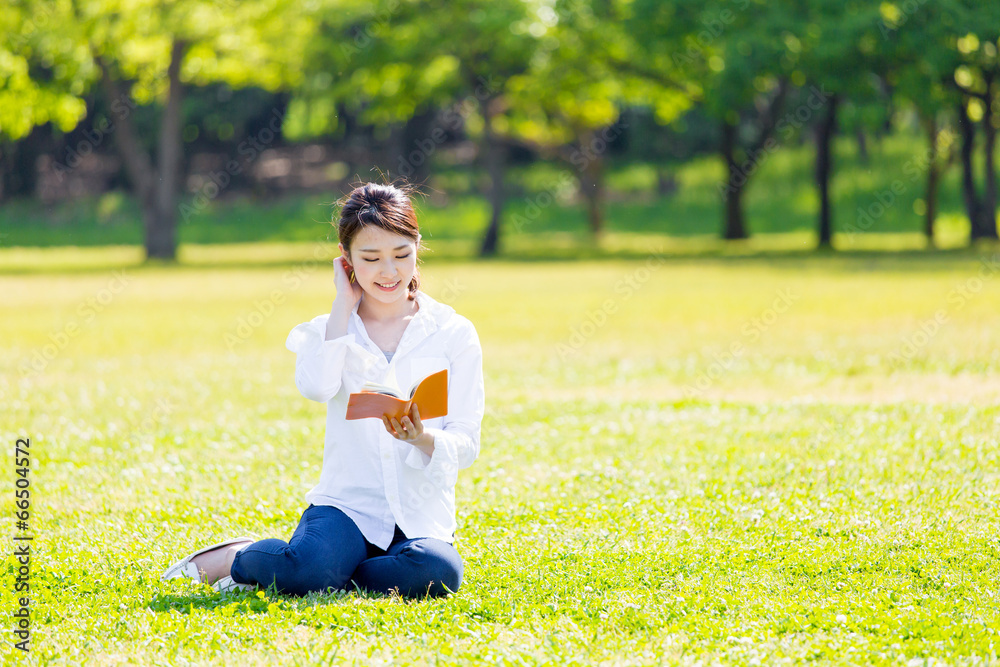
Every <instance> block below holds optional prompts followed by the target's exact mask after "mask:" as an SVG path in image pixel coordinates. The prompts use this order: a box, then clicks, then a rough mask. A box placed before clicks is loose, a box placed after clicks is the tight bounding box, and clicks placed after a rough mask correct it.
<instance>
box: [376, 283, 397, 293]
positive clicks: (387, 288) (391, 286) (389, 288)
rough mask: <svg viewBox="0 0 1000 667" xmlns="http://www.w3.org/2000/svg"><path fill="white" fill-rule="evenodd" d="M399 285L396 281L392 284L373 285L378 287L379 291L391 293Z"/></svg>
mask: <svg viewBox="0 0 1000 667" xmlns="http://www.w3.org/2000/svg"><path fill="white" fill-rule="evenodd" d="M399 283H400V281H399V280H397V281H396V282H394V283H375V284H376V285H378V288H379V289H381V290H382V291H383V292H391V291H393V290H395V289H396V288H397V287H399Z"/></svg>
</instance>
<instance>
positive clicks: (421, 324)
mask: <svg viewBox="0 0 1000 667" xmlns="http://www.w3.org/2000/svg"><path fill="white" fill-rule="evenodd" d="M416 300H417V303H418V304H420V308H419V309H418V310H417V314H416V315H414V316H413V319H412V320H410V323H409V324H408V325H407V326H406V330H405V331H404V332H403V338H402V340H400V341H399V345H398V346H397V347H396V351H395V352H394V353H393V358H395V357H397V356H400V355H401V354H402V353H404V352H406V351H408V350H410V349H412V348H413V347H414V346H416V344H417V343H419V342H420V341H422V340H423V339H424V338H426V337H427V336H429V335H430V334H432V333H434V331H435V330H437V329H438V328H439V327H441V326H444V324H445V322H447V320H448V318H450V317H451V315H452V314H453V313H454V312H455V309H454V308H452V307H451V306H449V305H448V304H445V303H441V302H440V301H435V300H434V299H432V298H431V297H429V296H428V295H426V294H424V293H423V292H421V291H420V290H417V295H416ZM360 306H361V300H360V299H359V300H358V302H357V303H356V304H354V311H353V312H352V314H351V317H357V318H358V325H359V328H360V327H364V322H363V321H362V320H361V316H360V315H358V308H359V307H360Z"/></svg>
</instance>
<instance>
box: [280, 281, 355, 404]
mask: <svg viewBox="0 0 1000 667" xmlns="http://www.w3.org/2000/svg"><path fill="white" fill-rule="evenodd" d="M352 312H353V306H348V305H347V304H346V303H344V302H342V301H341V300H340V299H335V300H334V302H333V307H332V308H331V310H330V315H329V316H326V317H325V318H324V316H322V315H321V316H319V317H317V318H315V319H314V320H312V321H310V322H304V323H303V324H300V325H298V326H297V327H295V328H294V329H292V332H291V333H290V334H289V335H288V340H287V341H286V342H285V346H286V347H287V348H288V349H289V350H291V351H292V352H294V353H295V355H296V356H295V386H296V387H298V389H299V391H300V392H301V393H302V395H303V396H305V397H306V398H308V399H310V400H313V401H319V402H320V403H326V402H327V401H329V400H330V399H331V398H333V397H334V396H336V395H337V392H338V391H340V385H341V380H342V378H343V373H344V362H345V361H346V359H347V354H348V352H349V350H351V348H352V347H353V348H355V351H356V352H357V353H359V354H364V353H365V352H364V349H363V348H362V347H361V346H360V345H359V344H358V342H357V341H356V340H355V337H354V334H348V333H347V322H348V320H349V319H350V317H351V313H352Z"/></svg>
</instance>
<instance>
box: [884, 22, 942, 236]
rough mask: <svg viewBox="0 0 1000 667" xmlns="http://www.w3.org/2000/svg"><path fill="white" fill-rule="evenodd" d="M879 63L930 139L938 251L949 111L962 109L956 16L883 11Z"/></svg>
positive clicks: (928, 212) (928, 197)
mask: <svg viewBox="0 0 1000 667" xmlns="http://www.w3.org/2000/svg"><path fill="white" fill-rule="evenodd" d="M879 12H880V17H879V19H878V29H879V30H878V32H879V37H880V38H879V40H878V42H877V43H878V48H877V51H878V55H877V57H878V59H879V60H880V61H881V62H883V63H884V64H885V69H886V74H885V77H886V82H887V87H888V88H890V89H891V90H892V91H893V94H894V95H895V96H897V97H899V98H900V99H901V100H905V101H906V103H908V104H909V105H912V107H913V108H914V109H916V112H917V116H918V117H919V119H920V125H921V127H922V129H923V132H924V134H925V136H926V137H927V149H926V153H925V156H926V157H925V159H918V160H917V161H916V166H917V167H918V168H923V167H924V165H925V164H926V169H927V173H926V179H925V185H924V197H923V199H924V202H925V207H924V224H923V231H924V236H925V238H926V239H927V245H928V247H933V245H934V228H935V221H936V218H937V199H938V190H939V186H940V183H941V179H942V178H943V173H944V171H945V170H946V169H947V168H948V167H949V166H950V165H951V163H952V162H953V160H954V157H955V151H954V130H953V125H952V124H951V123H950V121H949V116H950V113H949V112H950V111H951V110H952V109H954V108H955V107H956V106H957V105H958V103H959V97H960V96H959V95H958V94H957V91H956V89H955V86H954V85H952V84H951V81H952V80H953V73H954V70H955V67H956V66H957V62H956V59H955V54H954V47H953V45H952V44H951V41H952V37H953V35H954V32H955V18H956V17H955V14H954V11H945V12H927V11H917V12H910V13H904V12H903V11H902V9H900V7H899V6H897V5H893V4H890V3H883V4H882V5H881V6H880V7H879Z"/></svg>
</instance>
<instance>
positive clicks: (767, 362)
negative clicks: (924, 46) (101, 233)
mask: <svg viewBox="0 0 1000 667" xmlns="http://www.w3.org/2000/svg"><path fill="white" fill-rule="evenodd" d="M126 250H127V249H126ZM257 251H258V252H260V253H266V249H258V250H257ZM115 252H118V251H113V250H109V251H107V254H105V255H103V256H102V257H103V258H104V259H107V258H108V257H118V256H117V255H115V254H114V253H115ZM203 252H205V253H212V252H213V249H212V248H206V249H203ZM225 252H226V253H227V255H226V256H225V257H215V256H212V255H211V254H208V255H205V256H203V257H201V258H200V260H199V261H200V264H198V263H195V265H182V266H180V267H157V266H145V267H135V268H129V269H126V272H125V275H124V277H122V276H119V277H118V282H117V283H116V282H112V281H113V280H114V278H113V275H112V273H111V270H110V269H107V268H101V267H100V266H99V262H98V261H97V260H95V261H94V264H93V265H90V266H85V265H84V264H79V265H77V268H75V269H73V270H72V271H70V270H59V271H56V270H47V271H45V270H42V267H39V266H37V265H36V266H35V267H34V269H33V271H31V272H26V273H22V274H7V275H4V276H0V316H2V317H3V322H4V337H3V345H2V347H0V367H2V373H0V398H2V401H3V405H4V407H5V409H4V410H3V412H2V416H0V426H2V430H3V433H4V441H5V442H6V443H8V451H9V452H11V454H12V453H13V444H14V441H15V438H16V437H19V436H24V435H29V436H31V438H32V452H33V454H32V461H31V466H32V471H31V479H32V486H31V490H32V494H33V495H32V498H33V505H32V510H33V516H32V532H33V533H34V534H35V535H36V541H35V542H34V544H33V549H34V556H33V561H32V567H33V570H32V575H31V577H32V578H31V584H32V604H33V611H34V616H33V635H32V637H33V649H32V653H31V660H32V663H34V664H67V665H75V664H79V663H80V662H81V661H83V660H86V661H87V662H91V663H99V664H122V665H124V664H129V665H131V664H169V665H178V664H204V665H210V664H211V665H214V664H234V665H235V664H240V665H242V664H291V665H294V664H299V665H312V664H328V663H329V662H331V661H332V662H333V663H334V664H341V663H357V664H367V663H386V662H395V663H401V664H409V663H412V662H416V663H424V664H432V663H436V662H446V663H453V662H457V663H461V664H473V663H475V664H479V663H483V662H489V663H497V664H509V665H516V664H590V663H594V662H606V663H612V664H658V663H663V664H692V665H693V664H717V663H739V664H756V663H759V664H776V663H796V664H797V663H801V662H808V661H815V662H819V663H838V664H899V663H905V664H931V660H932V659H933V662H934V664H937V663H938V662H943V663H947V664H954V663H967V662H968V663H974V662H978V663H979V664H982V663H986V662H989V663H995V662H996V660H997V658H996V654H997V641H998V637H997V631H998V628H1000V612H998V607H997V581H998V578H1000V566H998V563H1000V559H998V556H1000V538H998V532H997V531H998V519H997V517H998V516H1000V514H998V507H997V502H998V485H997V482H998V472H997V471H998V470H1000V460H998V450H997V448H996V444H997V434H998V433H1000V381H998V379H997V378H998V377H1000V352H998V349H1000V348H998V346H997V333H996V332H997V331H1000V311H998V310H997V308H996V304H997V303H998V299H1000V266H998V265H997V264H995V262H997V261H1000V257H997V256H996V255H989V254H987V255H976V254H974V253H971V252H952V253H933V254H925V253H902V254H898V255H885V254H882V255H878V254H875V255H870V254H863V253H853V254H837V255H819V256H809V257H805V256H802V255H796V254H788V255H781V254H772V255H764V256H749V257H747V256H742V257H741V256H736V257H727V256H715V257H704V258H676V257H674V258H669V259H666V260H665V261H663V262H660V261H659V260H658V258H657V257H656V256H650V257H646V258H643V257H638V258H634V259H629V258H617V259H614V258H612V259H605V260H602V261H585V262H575V263H570V262H561V261H541V260H539V261H535V262H509V261H492V262H479V263H466V262H460V261H439V260H434V259H432V260H428V262H427V263H426V265H425V267H424V271H425V286H426V291H427V292H428V293H429V294H431V295H432V296H438V297H441V298H445V297H444V295H446V294H447V295H448V300H449V302H450V303H452V304H453V305H454V306H455V307H456V308H457V310H458V311H459V312H461V313H463V314H465V315H466V316H468V317H469V318H470V319H471V320H472V321H473V322H474V323H475V324H476V325H477V327H478V330H479V333H480V337H481V340H482V343H483V347H484V352H485V371H486V389H487V401H488V417H487V420H486V423H485V424H484V429H483V444H482V453H481V456H480V458H479V460H478V461H477V462H476V463H475V465H473V466H472V467H471V468H468V469H466V470H463V471H462V472H461V473H460V476H459V484H458V488H457V498H458V505H459V525H460V527H459V535H458V541H457V543H456V546H457V548H458V549H459V551H460V553H461V554H462V556H463V558H464V559H465V580H464V583H463V586H462V589H461V590H460V591H459V593H458V594H457V595H456V596H454V597H451V598H449V599H444V600H431V601H410V602H404V601H400V600H397V599H390V598H381V597H365V596H358V595H356V594H354V593H351V594H344V595H332V596H318V595H312V596H309V597H306V598H302V599H299V598H292V597H284V596H270V597H266V598H265V599H261V598H260V597H258V596H256V595H253V594H250V593H243V594H237V595H235V596H232V597H223V596H219V595H216V594H214V593H212V592H211V591H209V590H208V589H207V588H204V587H198V586H194V585H190V584H185V583H184V582H180V581H176V580H175V581H172V582H168V583H164V582H160V581H159V580H158V577H159V574H160V572H161V571H162V570H163V568H164V567H166V566H167V565H168V564H169V563H170V562H172V561H173V560H174V559H175V558H177V557H178V556H179V555H182V554H184V553H187V552H189V551H191V550H193V549H194V548H196V547H198V546H199V545H205V544H208V543H212V542H214V541H217V540H218V539H220V538H225V537H229V536H233V535H242V534H249V535H252V536H256V537H259V538H264V537H282V538H284V539H287V538H288V536H290V534H291V532H292V530H293V529H294V527H295V525H296V523H297V521H298V519H299V516H300V514H301V512H302V510H303V509H304V503H303V501H302V497H303V494H304V493H305V492H306V491H307V490H308V489H309V488H310V487H311V486H312V485H313V484H314V483H315V481H316V479H317V477H318V474H319V469H320V464H321V459H322V439H323V427H324V408H323V406H321V405H319V404H316V403H312V402H310V401H307V400H306V399H304V398H302V397H301V396H300V395H299V394H298V393H297V391H296V389H295V386H294V382H293V372H294V355H292V354H291V353H289V352H288V351H287V350H285V348H284V339H285V336H286V335H287V333H288V331H289V330H290V329H291V328H292V327H293V326H295V325H296V324H298V323H299V322H301V321H304V320H306V319H308V318H310V317H312V316H314V315H316V314H318V313H320V312H322V311H323V310H324V309H326V308H328V307H329V303H330V300H331V297H332V293H331V290H330V287H331V284H332V276H331V275H330V273H329V270H328V268H327V266H328V264H327V263H326V262H323V263H322V265H320V264H313V263H308V262H303V261H302V260H301V257H294V256H292V255H286V254H275V255H274V256H273V257H271V259H270V261H271V263H270V264H268V263H267V261H266V260H267V258H266V257H260V256H258V257H254V258H250V259H252V260H253V261H257V262H263V263H261V264H259V265H256V266H254V265H252V264H251V263H250V259H245V260H241V259H240V256H239V250H233V249H226V250H225ZM48 259H50V260H51V259H52V258H48ZM31 261H33V262H36V263H37V262H38V261H41V260H40V259H39V257H37V256H35V258H34V259H33V260H31ZM53 261H58V259H56V260H53ZM990 262H993V263H990ZM26 263H29V262H27V261H26ZM296 277H297V278H298V279H299V283H298V284H296V281H295V278H296ZM119 288H121V289H119ZM275 292H276V293H277V295H278V296H277V297H276V296H275ZM278 297H280V299H279V298H278ZM91 299H96V301H92V302H90V305H89V306H88V305H87V304H88V300H91ZM782 299H784V300H783V301H782ZM102 301H105V302H106V303H102ZM267 302H270V303H271V306H273V308H271V307H269V306H267ZM786 306H787V307H786ZM772 308H780V309H781V310H783V311H784V312H781V313H778V312H777V310H774V311H773V312H772V310H771V309H772ZM256 311H261V312H263V311H269V314H268V316H266V317H262V318H261V319H260V323H259V326H256V327H254V328H253V330H252V333H251V335H249V336H247V337H245V338H242V339H239V340H238V342H236V343H232V342H231V341H230V343H229V344H227V334H232V333H236V332H237V327H238V325H239V323H240V321H241V319H244V320H245V319H247V318H248V317H249V316H250V315H251V313H254V312H256ZM939 311H940V312H939ZM941 313H943V315H942V314H941ZM936 316H937V317H938V318H939V320H940V321H942V322H943V324H942V325H941V326H939V327H938V328H937V329H936V330H935V331H934V332H933V335H927V336H926V340H924V337H923V336H922V335H921V331H922V330H930V328H931V327H930V325H929V324H928V322H929V321H931V320H933V319H934V318H935V317H936ZM254 321H256V320H254ZM588 323H590V324H588ZM595 323H599V324H595ZM71 324H75V325H76V327H77V329H71V328H70V326H69V325H71ZM71 330H72V331H75V333H74V334H72V335H67V336H66V339H65V341H64V343H62V344H60V343H58V341H60V340H62V339H61V338H60V335H59V334H60V333H66V332H67V331H71ZM50 336H52V338H54V339H55V340H56V341H57V342H56V343H53V345H54V346H55V347H54V348H52V349H50V350H49V352H52V351H53V349H54V350H55V354H54V355H53V358H52V359H51V360H48V361H46V363H45V365H44V369H43V370H42V371H41V372H39V373H27V374H22V373H21V372H20V369H21V368H22V367H23V364H25V363H30V362H31V360H32V359H35V360H36V361H37V357H35V356H34V355H35V353H36V352H39V353H44V352H45V348H44V345H46V343H47V342H48V341H50V340H51V339H50ZM734 344H739V345H742V348H738V349H739V350H740V351H739V352H738V353H737V354H735V355H733V354H732V352H731V351H732V350H733V346H734ZM909 345H913V347H912V349H911V348H910V347H909ZM38 363H39V365H41V362H38ZM8 461H11V463H10V464H9V467H8V473H7V474H8V479H9V480H11V481H10V482H8V484H9V485H10V486H8V489H10V488H11V487H12V485H13V475H14V473H13V472H12V469H13V462H12V459H11V458H8ZM2 516H3V518H4V519H3V520H4V523H5V525H6V526H7V527H8V528H7V532H8V535H12V534H14V533H15V530H14V524H13V520H12V518H11V517H12V516H13V503H12V500H11V494H9V493H8V494H5V500H4V503H3V515H2ZM3 567H4V571H5V575H4V585H3V587H2V591H0V599H2V608H3V609H4V610H5V613H4V615H3V618H4V620H3V622H4V624H5V627H4V628H3V629H4V631H5V632H7V631H8V630H9V629H10V627H11V616H10V613H9V612H8V611H6V610H13V608H14V601H13V593H12V590H11V588H12V582H13V576H14V575H13V572H14V568H15V563H14V561H13V559H12V557H10V556H7V557H6V559H5V561H4V565H3ZM9 637H10V635H9V634H6V635H5V639H9ZM2 650H3V651H4V657H3V662H4V663H5V664H9V663H10V658H9V657H8V656H10V655H12V649H11V648H10V645H9V643H8V642H7V641H5V643H4V648H3V649H2ZM18 659H19V658H18Z"/></svg>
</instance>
